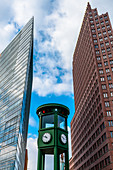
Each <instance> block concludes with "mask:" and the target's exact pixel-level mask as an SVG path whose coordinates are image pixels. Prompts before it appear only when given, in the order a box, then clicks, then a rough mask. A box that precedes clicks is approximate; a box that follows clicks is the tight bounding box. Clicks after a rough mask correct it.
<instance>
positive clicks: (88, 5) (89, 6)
mask: <svg viewBox="0 0 113 170" xmlns="http://www.w3.org/2000/svg"><path fill="white" fill-rule="evenodd" d="M87 9H89V10H91V5H90V3H89V2H88V3H87Z"/></svg>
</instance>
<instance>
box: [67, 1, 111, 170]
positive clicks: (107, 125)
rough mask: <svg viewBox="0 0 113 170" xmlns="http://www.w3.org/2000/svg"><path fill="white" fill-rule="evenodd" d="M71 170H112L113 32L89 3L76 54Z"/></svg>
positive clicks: (74, 64) (104, 15) (103, 15)
mask: <svg viewBox="0 0 113 170" xmlns="http://www.w3.org/2000/svg"><path fill="white" fill-rule="evenodd" d="M73 84H74V99H75V114H74V116H73V119H72V121H71V143H72V158H71V160H70V170H84V169H88V170H100V169H104V170H112V169H113V30H112V26H111V23H110V19H109V15H108V13H105V14H102V15H98V11H97V9H96V8H95V9H91V6H90V4H89V3H88V5H87V8H86V12H85V15H84V19H83V23H82V26H81V30H80V33H79V37H78V41H77V44H76V48H75V52H74V55H73Z"/></svg>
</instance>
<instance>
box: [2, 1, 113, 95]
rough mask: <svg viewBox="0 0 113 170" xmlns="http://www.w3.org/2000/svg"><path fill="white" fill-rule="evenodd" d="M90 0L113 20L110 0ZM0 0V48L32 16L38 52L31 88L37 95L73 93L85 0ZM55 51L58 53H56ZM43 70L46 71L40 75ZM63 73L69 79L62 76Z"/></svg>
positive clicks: (3, 46) (93, 5)
mask: <svg viewBox="0 0 113 170" xmlns="http://www.w3.org/2000/svg"><path fill="white" fill-rule="evenodd" d="M90 2H91V5H92V7H94V8H95V7H98V10H99V11H100V13H104V12H106V11H108V12H109V11H110V16H111V19H112V20H113V12H112V4H113V2H112V1H111V0H108V1H105V2H104V3H103V1H102V0H100V1H99V2H98V0H95V1H92V0H90ZM1 4H2V5H1V6H0V19H1V20H0V31H1V32H2V34H0V39H1V41H0V50H2V49H3V48H5V46H6V45H7V44H8V43H9V42H10V40H11V38H12V37H13V36H14V34H15V33H16V31H17V28H18V27H20V28H21V27H22V26H23V25H25V23H26V22H27V21H28V20H29V19H30V18H31V17H32V16H34V17H35V39H36V40H37V44H35V50H36V51H37V52H38V53H40V54H38V56H37V57H36V59H35V62H34V66H35V74H34V85H33V90H34V91H36V92H37V93H38V94H39V95H40V96H46V95H48V94H51V93H54V94H56V95H61V94H66V95H70V94H72V93H73V91H72V85H70V84H72V71H71V70H72V56H73V51H74V48H75V43H76V40H77V38H78V34H79V30H80V27H81V23H82V20H83V16H84V12H85V8H86V5H87V0H81V1H77V0H72V1H71V2H70V1H69V0H57V1H55V0H54V1H51V0H38V1H37V0H32V1H31V0H11V3H9V1H8V0H4V1H3V2H2V3H1ZM101 6H102V7H101ZM4 11H7V13H5V12H4ZM6 14H7V15H6ZM41 32H43V34H44V35H42V34H41ZM56 52H58V53H59V54H57V55H56ZM43 53H44V55H43ZM59 68H60V69H59ZM45 70H46V71H45ZM43 71H45V73H44V74H43V75H42V73H43ZM62 73H63V74H62ZM66 76H67V77H68V78H69V79H64V77H66ZM59 78H60V81H59ZM45 83H46V84H45ZM44 84H45V85H44ZM64 88H66V89H64Z"/></svg>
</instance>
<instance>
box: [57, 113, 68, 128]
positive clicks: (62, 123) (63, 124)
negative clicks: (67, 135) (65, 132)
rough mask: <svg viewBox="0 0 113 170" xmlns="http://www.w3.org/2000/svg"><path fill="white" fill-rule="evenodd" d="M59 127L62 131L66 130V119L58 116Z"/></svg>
mask: <svg viewBox="0 0 113 170" xmlns="http://www.w3.org/2000/svg"><path fill="white" fill-rule="evenodd" d="M58 127H60V128H61V129H66V119H65V117H62V116H60V115H58Z"/></svg>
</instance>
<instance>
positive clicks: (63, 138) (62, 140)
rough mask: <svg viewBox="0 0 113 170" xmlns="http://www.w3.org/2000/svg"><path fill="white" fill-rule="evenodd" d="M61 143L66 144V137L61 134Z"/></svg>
mask: <svg viewBox="0 0 113 170" xmlns="http://www.w3.org/2000/svg"><path fill="white" fill-rule="evenodd" d="M61 142H62V143H63V144H66V143H67V137H66V135H64V134H61Z"/></svg>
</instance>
